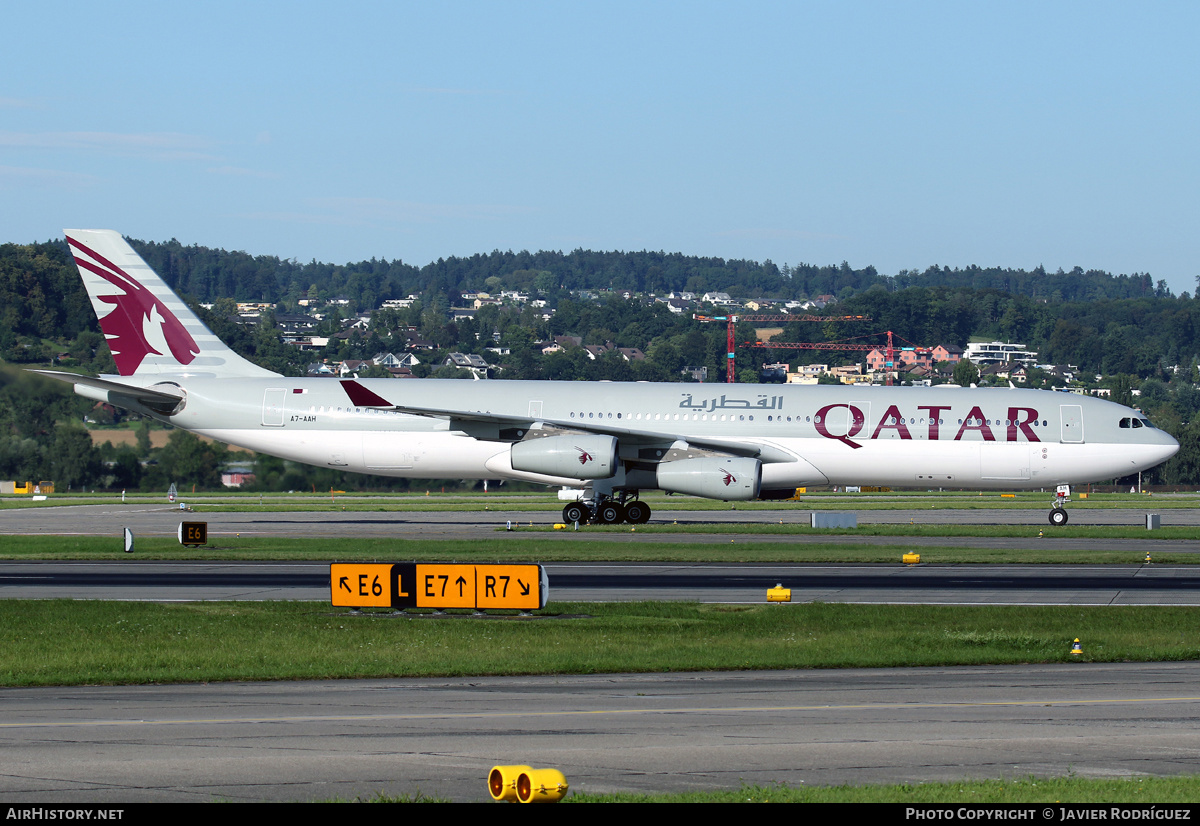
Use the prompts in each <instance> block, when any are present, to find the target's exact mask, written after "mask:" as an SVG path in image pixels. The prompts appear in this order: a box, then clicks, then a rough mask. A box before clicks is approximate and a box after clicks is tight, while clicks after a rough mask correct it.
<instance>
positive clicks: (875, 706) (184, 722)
mask: <svg viewBox="0 0 1200 826" xmlns="http://www.w3.org/2000/svg"><path fill="white" fill-rule="evenodd" d="M1196 702H1200V697H1145V698H1130V699H1125V700H1112V699H1109V700H1002V701H997V702H961V703H868V704H861V703H857V704H847V705H833V704H828V703H826V704H821V705H811V706H709V707H702V706H694V707H685V708H608V709H590V710H584V709H580V710H575V711H530V712H522V711H503V712H492V711H480V712H458V713H451V712H446V713H437V714H352V715H340V714H339V715H298V716H290V717H210V718H194V719H193V718H183V719H174V720H173V719H165V720H78V721H73V722H72V721H58V722H21V723H0V730H9V729H20V728H73V727H85V728H86V727H95V728H104V727H109V726H191V725H240V724H246V723H264V724H265V723H353V722H370V721H380V722H382V721H396V720H445V719H455V720H461V719H476V720H484V719H489V720H500V719H511V718H523V719H527V718H530V717H586V716H600V715H615V714H633V715H639V716H641V715H647V714H704V715H713V714H764V713H770V714H778V713H780V712H786V711H864V710H868V711H905V710H923V709H940V708H1021V707H1026V706H1038V707H1043V708H1050V707H1060V706H1103V705H1127V704H1134V703H1138V704H1157V703H1196Z"/></svg>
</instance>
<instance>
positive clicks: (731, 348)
mask: <svg viewBox="0 0 1200 826" xmlns="http://www.w3.org/2000/svg"><path fill="white" fill-rule="evenodd" d="M692 318H693V319H695V320H696V321H724V322H726V324H727V325H728V330H727V335H726V345H725V352H726V356H725V381H727V382H728V383H729V384H733V383H734V375H733V364H734V357H735V355H736V352H735V348H736V346H737V345H736V343H735V342H734V337H733V330H734V326H735V325H736V324H737V322H739V321H751V322H753V321H759V322H782V323H784V324H786V323H787V322H789V321H870V320H871V317H870V316H868V315H728V316H725V315H715V316H708V315H700V314H693V315H692ZM888 336H889V338H888V361H889V362H890V361H891V360H892V355H891V353H892V351H891V338H890V336H891V333H889V334H888ZM751 346H752V347H757V346H759V345H756V344H752V345H751ZM830 349H833V348H830ZM844 349H858V348H844ZM868 349H874V348H868ZM889 383H890V379H889Z"/></svg>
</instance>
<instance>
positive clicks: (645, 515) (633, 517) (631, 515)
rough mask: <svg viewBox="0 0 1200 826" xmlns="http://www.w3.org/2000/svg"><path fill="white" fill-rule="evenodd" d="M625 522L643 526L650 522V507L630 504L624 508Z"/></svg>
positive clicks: (636, 503)
mask: <svg viewBox="0 0 1200 826" xmlns="http://www.w3.org/2000/svg"><path fill="white" fill-rule="evenodd" d="M625 521H626V522H628V523H629V524H631V525H643V524H645V523H646V522H649V521H650V506H649V505H644V504H642V503H641V502H636V501H635V502H630V503H629V504H628V505H626V506H625Z"/></svg>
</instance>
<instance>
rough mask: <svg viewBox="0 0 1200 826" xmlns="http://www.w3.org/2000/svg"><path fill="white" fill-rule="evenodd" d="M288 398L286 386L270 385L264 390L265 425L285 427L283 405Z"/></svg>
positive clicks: (263, 418)
mask: <svg viewBox="0 0 1200 826" xmlns="http://www.w3.org/2000/svg"><path fill="white" fill-rule="evenodd" d="M286 400H287V390H286V389H285V388H282V387H268V388H267V389H266V390H265V391H263V409H262V423H263V427H283V406H284V403H285V401H286Z"/></svg>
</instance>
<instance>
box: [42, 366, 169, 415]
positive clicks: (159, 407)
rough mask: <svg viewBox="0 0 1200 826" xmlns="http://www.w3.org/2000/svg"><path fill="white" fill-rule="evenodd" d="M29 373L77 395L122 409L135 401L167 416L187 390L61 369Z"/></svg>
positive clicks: (163, 384)
mask: <svg viewBox="0 0 1200 826" xmlns="http://www.w3.org/2000/svg"><path fill="white" fill-rule="evenodd" d="M29 372H30V373H37V374H38V375H41V376H46V377H47V378H51V379H54V380H56V381H61V382H67V383H68V384H73V385H75V392H76V393H78V394H79V395H81V396H84V397H86V398H89V399H95V400H96V401H100V402H106V403H110V404H115V405H117V406H119V407H127V406H128V404H129V402H135V403H137V404H140V405H142V406H143V407H147V408H149V409H150V410H153V411H154V412H155V413H161V414H163V415H170V414H171V413H173V412H176V411H177V410H178V409H179V407H180V405H181V403H182V402H183V400H184V393H183V391H182V390H181V389H179V388H177V387H175V386H174V385H171V384H167V383H162V384H159V385H156V386H155V388H153V389H152V388H149V387H138V386H136V385H131V384H122V383H121V382H117V381H110V380H108V379H97V378H92V377H91V376H81V375H79V374H77V373H63V372H60V371H58V370H30V371H29Z"/></svg>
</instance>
